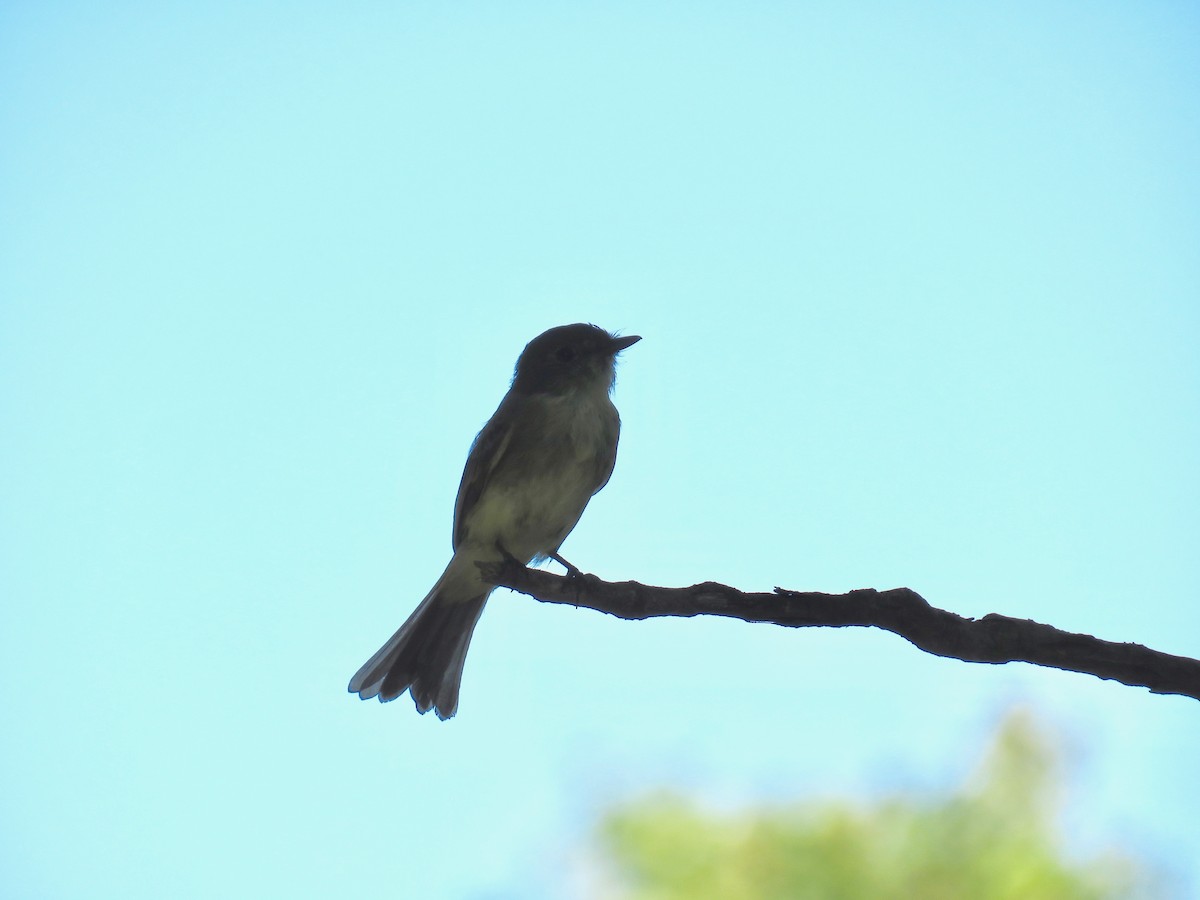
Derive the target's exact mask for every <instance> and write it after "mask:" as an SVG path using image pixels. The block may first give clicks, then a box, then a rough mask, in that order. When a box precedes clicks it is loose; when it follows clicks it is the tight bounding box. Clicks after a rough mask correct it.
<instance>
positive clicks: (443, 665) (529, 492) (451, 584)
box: [349, 324, 641, 719]
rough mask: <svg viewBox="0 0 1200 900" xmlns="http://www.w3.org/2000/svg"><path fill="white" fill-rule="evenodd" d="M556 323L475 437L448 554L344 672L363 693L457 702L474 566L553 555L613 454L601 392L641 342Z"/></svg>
mask: <svg viewBox="0 0 1200 900" xmlns="http://www.w3.org/2000/svg"><path fill="white" fill-rule="evenodd" d="M640 340H641V338H640V337H639V336H637V335H629V336H626V337H618V336H616V335H614V334H609V333H608V332H607V331H605V330H604V329H603V328H598V327H596V326H595V325H582V324H580V325H562V326H560V327H558V328H551V329H550V330H549V331H547V332H545V333H543V334H540V335H538V336H537V337H536V338H534V339H533V340H532V341H530V342H529V343H528V344H527V345H526V347H525V349H524V350H523V351H522V352H521V356H520V358H519V359H518V360H517V367H516V372H515V373H514V375H513V381H512V387H510V388H509V391H508V393H507V394H505V395H504V399H503V400H502V401H500V406H499V407H497V409H496V411H495V412H494V413H493V414H492V417H491V418H490V419H488V422H487V424H486V425H484V426H483V430H482V431H480V432H479V435H478V436H477V437H476V438H475V443H474V444H472V445H471V452H470V454H469V455H468V456H467V466H466V468H465V469H464V470H463V476H462V481H461V482H460V484H459V486H458V499H457V500H456V501H455V504H454V539H453V546H454V556H453V558H452V559H451V560H450V565H448V566H446V571H445V572H443V573H442V577H441V578H439V579H438V581H437V584H435V585H434V586H433V590H431V591H430V592H429V594H428V595H426V597H425V599H424V600H422V601H421V603H420V605H419V606H418V607H417V608H416V609H415V610H414V611H413V614H412V615H411V616H409V617H408V621H406V622H405V623H404V624H403V625H401V626H400V630H399V631H397V632H396V633H395V634H394V635H392V637H391V639H390V640H389V641H388V642H387V643H386V644H384V645H383V646H382V647H380V648H379V651H378V652H377V653H376V654H375V655H374V656H372V657H371V658H370V659H368V660H367V661H366V662H365V663H363V666H362V668H361V669H359V670H358V671H357V672H356V673H355V675H354V677H353V678H351V679H350V688H349V689H350V693H352V694H358V695H359V697H361V698H362V699H363V700H368V699H370V698H371V697H378V698H379V699H380V700H381V701H384V702H386V701H388V700H394V699H396V698H397V697H399V696H400V695H401V694H403V693H404V692H405V691H410V692H411V694H412V698H413V700H414V702H415V703H416V704H417V711H418V712H420V713H426V712H428V711H429V710H430V709H433V710H434V711H435V712H436V713H437V714H438V717H439V718H442V719H448V718H450V717H451V716H452V715H454V713H455V711H456V710H457V709H458V688H459V682H460V681H461V680H462V671H463V663H464V661H465V660H466V658H467V645H468V644H470V642H471V634H472V632H474V630H475V623H476V622H478V621H479V616H480V614H481V613H482V612H483V605H484V603H486V602H487V598H488V595H489V594H490V593H491V592H492V591H493V590H495V587H494V586H493V585H490V584H487V583H486V582H485V581H484V580H483V579H482V577H481V576H480V572H479V567H478V566H477V565H476V563H480V562H496V561H500V560H503V559H505V558H506V557H508V556H511V557H515V558H516V559H518V560H520V561H521V562H522V563H524V564H525V565H529V563H531V562H533V561H539V562H540V561H541V560H544V559H554V560H557V561H558V562H560V563H562V564H563V565H564V566H566V567H567V569H568V571H570V572H572V573H576V570H575V569H574V568H573V567H572V566H570V565H569V564H568V563H566V561H565V560H563V559H562V557H560V556H559V555H558V548H559V547H560V546H561V545H562V542H563V541H564V540H565V539H566V537H567V535H568V534H570V533H571V529H572V528H574V527H575V523H576V522H578V521H579V517H580V516H581V515H583V510H584V507H586V506H587V504H588V500H590V499H591V498H592V495H593V494H595V493H596V492H598V491H599V490H600V489H601V488H602V487H604V485H606V484H607V483H608V478H609V476H610V475H611V474H612V470H613V465H614V464H615V463H616V461H617V439H618V438H619V436H620V433H621V419H620V416H618V415H617V408H616V407H615V406H613V404H612V401H611V400H610V399H609V394H610V393H611V391H612V389H613V384H614V383H615V381H616V356H617V354H618V353H620V352H621V351H622V350H624V349H626V348H627V347H630V346H632V345H633V344H635V343H637V342H638V341H640Z"/></svg>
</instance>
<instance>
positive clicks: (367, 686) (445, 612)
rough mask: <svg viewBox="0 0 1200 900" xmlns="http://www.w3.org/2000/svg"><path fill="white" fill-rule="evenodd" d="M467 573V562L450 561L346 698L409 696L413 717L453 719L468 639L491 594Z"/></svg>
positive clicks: (358, 674)
mask: <svg viewBox="0 0 1200 900" xmlns="http://www.w3.org/2000/svg"><path fill="white" fill-rule="evenodd" d="M471 569H474V565H473V562H472V561H470V560H466V559H461V558H460V557H458V556H455V557H454V559H452V560H451V561H450V565H449V566H447V568H446V571H445V573H443V575H442V577H441V578H439V579H438V583H437V584H436V585H434V587H433V590H431V591H430V592H429V594H428V595H427V596H426V597H425V599H424V600H422V601H421V604H420V605H419V606H418V607H417V608H416V609H415V610H413V614H412V615H411V616H409V617H408V620H407V621H406V622H405V623H404V624H403V625H401V626H400V630H399V631H397V632H396V633H395V634H393V635H392V637H391V639H390V640H388V642H387V643H386V644H384V645H383V646H382V647H380V648H379V650H378V651H377V652H376V653H375V655H374V656H372V657H371V658H370V659H368V660H367V661H366V662H365V663H363V665H362V668H360V669H359V670H358V671H357V672H356V673H355V674H354V677H353V678H351V679H350V687H349V690H350V693H352V694H358V696H359V697H361V698H362V699H363V700H369V699H371V698H372V697H378V698H379V699H380V701H382V702H387V701H388V700H395V699H396V698H397V697H399V696H400V695H401V694H403V693H404V692H405V691H410V692H411V693H412V698H413V701H414V702H415V703H416V704H417V711H418V712H420V713H426V712H428V711H429V710H430V709H432V710H433V711H434V712H436V713H437V714H438V717H439V718H441V719H448V718H450V717H451V716H452V715H454V713H455V711H456V710H457V709H458V688H459V683H460V682H461V681H462V673H463V663H464V662H465V661H466V658H467V647H468V645H469V644H470V643H471V634H472V633H473V632H474V631H475V623H476V622H478V621H479V616H480V614H481V613H482V612H483V604H484V603H485V602H487V598H488V594H490V593H491V592H492V590H493V588H492V586H491V585H488V584H484V583H483V582H482V581H481V580H480V579H479V578H478V572H477V571H469V570H471Z"/></svg>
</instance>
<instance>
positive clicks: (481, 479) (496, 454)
mask: <svg viewBox="0 0 1200 900" xmlns="http://www.w3.org/2000/svg"><path fill="white" fill-rule="evenodd" d="M499 412H500V411H499V410H497V411H496V413H497V414H496V415H493V416H492V418H491V419H490V420H489V421H488V423H487V424H486V425H484V426H483V430H482V431H480V432H479V434H478V435H476V437H475V443H473V444H472V445H471V452H470V453H469V454H468V455H467V465H466V467H465V468H464V469H463V474H462V481H461V482H459V485H458V499H457V500H455V501H454V549H455V550H457V549H458V545H459V544H461V543H462V542H463V541H464V540H465V539H466V530H467V528H466V521H467V518H468V517H469V516H470V515H471V510H472V509H474V508H475V504H476V503H477V502H478V501H479V497H480V496H481V495H482V494H483V491H484V488H486V487H487V484H488V480H489V479H490V478H491V477H492V473H494V472H495V471H496V468H497V466H499V465H500V461H501V460H502V459H503V458H504V454H505V453H507V452H508V449H509V446H510V445H511V443H512V435H513V428H512V424H511V422H510V423H509V424H506V425H505V424H499V423H498V422H497V421H496V420H497V419H498V418H500V416H499Z"/></svg>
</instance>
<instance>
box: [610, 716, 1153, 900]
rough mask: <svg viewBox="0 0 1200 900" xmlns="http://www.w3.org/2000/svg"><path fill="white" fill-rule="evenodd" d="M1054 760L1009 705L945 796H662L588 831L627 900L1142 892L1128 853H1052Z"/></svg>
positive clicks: (1063, 897)
mask: <svg viewBox="0 0 1200 900" xmlns="http://www.w3.org/2000/svg"><path fill="white" fill-rule="evenodd" d="M1058 770H1059V760H1058V754H1057V753H1056V752H1055V750H1054V747H1053V746H1052V745H1051V743H1050V742H1049V741H1048V740H1047V739H1046V738H1045V736H1044V735H1043V734H1042V733H1040V732H1039V731H1038V729H1037V728H1036V727H1035V725H1034V723H1033V722H1032V720H1031V719H1030V718H1029V717H1028V716H1026V715H1022V714H1016V715H1013V716H1011V717H1009V718H1008V719H1007V720H1006V721H1005V722H1004V723H1003V725H1002V726H1001V728H1000V730H999V731H998V732H997V734H996V736H995V738H994V741H993V743H992V746H991V747H990V748H989V750H988V752H987V754H986V756H985V757H984V760H983V762H982V764H981V766H980V768H979V771H978V772H977V773H976V774H975V775H974V776H972V777H971V778H970V779H968V781H967V783H966V784H965V785H963V786H962V787H961V788H960V789H959V790H958V791H956V792H955V793H953V794H951V795H950V796H946V797H930V798H920V797H909V796H898V797H892V798H888V799H885V800H883V801H881V802H879V803H878V804H877V805H873V806H863V807H856V806H853V805H851V804H848V803H845V802H828V803H822V804H799V805H794V806H786V807H775V808H765V809H750V810H746V811H742V812H738V813H717V812H712V811H705V810H703V809H701V808H700V807H698V806H697V805H696V804H695V803H692V802H690V801H688V800H686V799H683V798H681V797H678V796H674V795H661V796H656V797H651V798H647V799H644V800H640V801H637V802H634V803H632V804H629V805H627V806H623V807H621V808H618V809H616V810H614V811H613V812H611V813H610V814H609V815H608V816H606V817H605V819H604V820H603V822H602V823H601V827H600V841H601V846H602V848H603V850H604V853H605V856H606V858H607V860H608V862H609V863H610V865H611V868H612V870H613V873H614V875H615V877H616V882H617V884H618V889H617V891H616V894H617V896H620V897H627V898H631V900H675V898H680V900H683V898H686V900H696V898H713V900H772V898H787V900H808V898H812V900H818V898H819V900H860V898H870V900H892V898H896V900H900V898H904V900H911V898H922V900H963V898H970V900H1043V898H1044V900H1111V898H1126V897H1133V896H1138V897H1145V896H1150V890H1149V886H1148V883H1146V881H1145V879H1144V877H1143V876H1142V875H1141V874H1140V873H1139V870H1138V869H1137V867H1135V866H1134V864H1133V863H1132V862H1131V861H1129V860H1128V859H1127V858H1125V857H1123V856H1120V855H1117V854H1108V855H1106V856H1104V857H1101V858H1099V859H1093V860H1089V861H1087V862H1086V863H1074V864H1073V863H1071V862H1070V861H1068V860H1066V859H1064V858H1063V855H1062V852H1061V850H1060V848H1059V846H1058V841H1057V839H1056V834H1055V831H1054V818H1055V813H1056V811H1057V807H1058V803H1057V784H1058V781H1059V771H1058Z"/></svg>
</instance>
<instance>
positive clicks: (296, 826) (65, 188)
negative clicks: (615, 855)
mask: <svg viewBox="0 0 1200 900" xmlns="http://www.w3.org/2000/svg"><path fill="white" fill-rule="evenodd" d="M1198 38H1200V15H1198V14H1197V12H1196V10H1195V9H1193V8H1192V7H1190V6H1189V5H1187V4H1183V3H1159V4H1115V3H1101V4H1083V3H1049V4H1047V3H1039V4H1024V5H1022V4H1018V5H1008V6H1005V7H985V6H982V5H970V6H962V5H959V4H944V5H941V4H926V5H911V4H910V5H906V6H904V7H902V8H894V9H890V8H887V7H882V6H876V5H859V6H853V5H844V4H828V5H822V4H810V5H804V6H802V7H800V8H796V7H793V6H788V5H784V4H775V3H761V4H731V3H730V4H720V3H698V4H680V3H668V4H655V5H653V8H646V6H645V5H644V4H629V3H616V4H604V5H599V4H588V3H583V4H573V5H570V6H569V7H566V6H563V5H557V6H553V5H551V4H503V5H497V4H491V5H482V4H475V3H414V4H391V5H384V4H343V5H342V6H341V7H338V8H336V9H335V8H333V7H329V6H327V5H320V4H308V5H306V4H281V3H276V4H259V5H249V6H247V5H245V4H223V3H211V4H204V5H202V6H196V7H188V6H184V5H170V4H168V5H163V4H141V5H139V4H120V3H118V4H107V5H105V6H104V7H103V8H99V7H90V6H86V5H82V4H71V3H59V4H54V3H45V4H6V5H5V6H4V7H3V9H2V10H0V83H2V84H3V86H4V89H3V91H0V132H2V133H3V134H4V136H5V137H4V140H3V141H0V419H2V421H3V422H4V429H3V431H4V438H3V440H2V441H0V592H2V594H3V596H4V598H5V599H4V602H3V605H2V606H0V688H2V690H3V698H4V699H3V709H2V717H3V722H4V732H5V735H6V738H5V740H4V741H3V743H2V744H0V747H2V752H3V757H4V758H3V765H2V766H0V771H2V772H3V773H4V774H3V775H0V831H2V832H3V839H2V840H0V873H3V875H2V876H0V877H2V878H3V879H4V884H3V888H4V890H3V893H4V894H5V896H11V897H20V898H24V897H38V898H57V897H80V896H88V897H121V898H137V897H162V896H172V897H197V898H199V897H213V896H258V897H273V896H279V897H283V896H287V897H330V896H370V895H380V894H382V895H385V896H413V897H446V898H496V897H542V896H544V897H559V896H563V895H564V893H566V892H567V890H568V889H569V888H572V887H576V888H577V887H578V886H579V884H580V880H581V878H582V879H584V880H586V875H581V872H585V871H586V866H585V865H584V864H583V863H582V862H581V858H582V856H583V851H582V848H583V847H584V846H585V843H586V837H587V833H588V829H589V827H590V825H591V823H592V822H593V821H594V819H595V817H596V815H598V813H599V812H600V811H601V810H603V809H604V808H605V807H606V805H607V804H609V803H611V802H614V801H617V800H619V799H620V798H622V797H627V796H634V795H636V794H637V793H638V792H640V791H643V790H647V789H652V788H654V787H657V786H661V785H672V786H675V787H678V788H681V789H685V790H688V791H693V792H695V793H697V794H698V795H700V796H702V797H707V798H710V799H713V800H714V801H719V802H732V803H738V802H756V801H763V800H769V801H786V800H791V799H796V798H805V797H827V796H831V795H845V796H849V797H852V798H857V799H859V800H868V799H869V798H871V797H873V796H877V795H878V794H879V793H881V792H887V791H895V790H924V789H944V788H948V787H950V786H952V785H953V784H954V783H956V781H957V780H958V779H959V778H960V777H961V776H962V775H963V774H964V773H965V772H966V771H968V770H969V768H970V766H971V763H972V761H973V759H974V756H975V754H976V753H977V752H978V750H979V748H980V747H981V746H982V744H983V743H984V742H985V741H986V737H987V735H988V734H989V733H990V730H991V729H992V728H993V727H994V726H995V724H996V722H997V721H998V719H999V717H1000V716H1002V715H1003V713H1004V712H1005V710H1007V709H1010V708H1012V707H1013V706H1026V707H1030V708H1033V709H1034V710H1035V711H1037V712H1038V714H1039V715H1040V716H1041V717H1042V719H1043V721H1045V722H1046V723H1047V725H1048V727H1050V728H1052V729H1053V730H1054V731H1055V732H1056V733H1058V734H1059V735H1061V737H1062V739H1063V740H1064V741H1065V743H1066V745H1067V747H1068V748H1069V749H1070V752H1071V755H1072V758H1073V761H1074V766H1075V770H1074V776H1073V777H1072V780H1071V781H1070V782H1069V784H1068V786H1067V791H1066V802H1067V810H1066V813H1065V818H1064V826H1065V829H1066V832H1067V841H1068V844H1069V846H1070V847H1071V848H1072V849H1073V851H1074V852H1078V853H1086V852H1090V851H1093V850H1095V849H1097V848H1101V847H1104V846H1107V845H1110V844H1114V843H1115V844H1120V845H1122V846H1125V847H1128V848H1130V849H1132V850H1134V851H1136V852H1137V853H1139V854H1141V855H1143V856H1144V857H1146V858H1148V859H1150V860H1152V861H1154V862H1156V863H1159V864H1161V865H1164V866H1166V867H1168V868H1169V869H1170V871H1172V872H1173V873H1174V875H1175V877H1176V878H1177V879H1178V880H1177V885H1178V886H1179V888H1178V889H1179V892H1180V895H1181V896H1182V895H1184V893H1185V892H1187V891H1195V890H1200V862H1198V861H1200V829H1197V827H1196V820H1195V810H1196V809H1197V808H1200V777H1197V769H1196V752H1195V748H1196V747H1198V746H1200V707H1197V705H1196V703H1195V701H1192V700H1185V699H1182V698H1173V697H1156V696H1152V695H1150V694H1148V693H1146V692H1144V691H1140V690H1137V689H1133V688H1128V687H1124V686H1120V685H1117V684H1113V683H1106V682H1101V681H1098V680H1096V679H1092V678H1088V677H1085V676H1078V675H1069V674H1065V673H1060V672H1055V671H1050V670H1039V669H1035V668H1032V667H1021V666H1005V667H990V666H969V665H966V664H963V663H955V662H953V661H948V660H940V659H935V658H933V657H929V656H926V655H924V654H921V653H919V652H918V651H916V650H915V649H913V648H912V647H910V646H908V645H907V644H906V643H904V642H903V641H902V640H900V639H899V638H896V637H894V636H891V635H886V634H882V633H878V634H877V633H867V632H858V631H834V630H827V629H815V630H811V631H789V630H785V629H780V628H772V627H768V626H752V625H747V624H744V623H738V622H732V621H703V620H687V621H666V620H663V621H653V622H645V623H624V622H618V621H615V620H612V619H610V618H608V617H604V616H601V615H599V614H596V613H591V612H588V611H583V610H573V609H569V608H567V609H561V608H557V607H549V606H543V605H541V604H538V603H536V602H534V601H531V600H529V599H527V598H523V597H519V596H514V595H511V594H507V593H498V594H496V595H495V596H494V597H493V599H492V601H491V602H490V604H489V607H488V609H487V611H486V613H485V615H484V618H483V620H482V622H481V624H480V627H479V629H478V631H477V632H476V637H475V641H474V643H473V647H472V653H471V656H470V658H469V660H468V663H467V670H466V676H465V680H464V685H463V695H462V703H461V706H460V713H459V716H458V717H457V718H456V719H454V720H453V721H451V722H449V723H440V722H438V721H437V720H436V719H435V718H432V717H429V716H426V717H420V716H417V715H416V713H415V712H414V711H413V709H412V707H411V704H410V703H409V702H408V700H407V699H405V700H402V701H399V702H396V703H393V704H390V705H388V706H380V705H378V704H375V703H370V704H366V703H360V702H359V701H357V700H356V699H355V698H353V697H351V696H349V695H347V694H346V693H345V685H346V682H347V680H348V678H349V676H350V675H351V674H352V673H353V672H354V670H355V669H356V668H357V667H358V666H359V664H360V663H361V662H362V661H363V660H364V659H365V658H366V657H367V656H368V655H369V654H370V653H371V652H373V651H374V650H375V649H376V647H378V646H379V644H380V643H382V641H383V640H384V639H385V638H386V637H387V636H388V635H390V634H391V633H392V631H393V630H394V629H395V628H396V627H397V625H398V624H399V623H400V622H401V621H402V620H403V618H404V617H405V616H406V615H407V614H408V612H409V611H410V610H411V608H412V607H413V606H414V605H415V604H416V602H417V601H418V600H419V599H420V598H421V597H422V596H423V595H424V593H425V591H426V590H427V588H428V587H429V585H430V584H432V582H433V580H434V579H435V578H436V577H437V575H438V574H439V573H440V571H441V569H442V567H443V566H444V564H445V562H446V559H447V558H448V554H449V542H450V524H451V523H450V520H451V510H452V506H453V500H454V494H455V491H456V488H457V485H458V478H459V475H460V473H461V467H462V463H463V461H464V459H465V456H466V451H467V448H468V446H469V444H470V441H471V439H472V437H473V436H474V434H475V432H476V431H477V429H478V428H479V427H480V425H482V423H483V422H484V421H485V420H486V419H487V417H488V416H489V415H490V414H491V412H492V410H493V409H494V407H495V405H496V403H497V402H498V401H499V399H500V397H501V396H502V395H503V393H504V391H505V389H506V388H507V384H508V378H509V376H510V374H511V369H512V365H513V363H514V361H515V359H516V356H517V354H518V353H519V352H520V350H521V348H522V347H523V346H524V344H525V343H526V342H527V341H528V340H529V339H531V338H532V337H534V336H535V335H536V334H538V333H539V332H541V331H542V330H544V329H545V328H548V327H551V326H553V325H558V324H564V323H568V322H574V321H581V320H582V321H592V322H596V323H597V324H600V325H602V326H604V327H606V328H609V329H613V330H617V329H620V330H623V331H625V332H626V333H638V334H641V335H643V337H644V338H645V339H644V340H643V342H642V343H640V344H638V345H637V346H636V347H635V348H633V349H631V350H630V351H629V352H628V353H627V354H625V361H624V363H623V364H622V369H621V373H620V377H619V379H618V386H617V391H616V395H615V399H616V402H617V405H618V407H619V408H620V410H621V413H622V417H623V420H624V431H623V436H622V442H621V453H620V458H619V460H618V464H617V468H616V472H615V474H614V476H613V479H612V481H611V483H610V484H609V486H608V487H607V488H606V489H605V490H604V492H603V493H602V494H600V495H599V496H598V497H597V498H596V499H595V500H594V501H593V503H592V505H591V506H590V507H589V509H588V512H587V514H586V515H585V517H584V519H583V521H582V522H581V524H580V525H579V527H578V528H577V529H576V531H575V532H574V534H573V535H572V536H571V538H570V539H569V540H568V542H567V543H566V545H565V546H564V548H563V549H564V553H565V555H566V556H567V557H568V558H569V559H571V560H572V561H573V562H575V563H576V564H578V565H580V566H581V567H583V568H584V569H585V570H587V571H591V572H595V573H597V574H598V575H600V576H602V577H607V578H611V579H636V580H640V581H643V582H647V583H653V584H664V585H682V584H691V583H694V582H697V581H702V580H709V579H714V580H720V581H724V582H727V583H729V584H733V585H736V586H738V587H741V588H744V589H747V590H762V589H769V588H770V587H771V586H773V585H776V584H781V585H785V586H788V587H793V588H797V589H814V590H828V591H843V590H848V589H851V588H856V587H865V586H872V587H879V588H887V587H893V586H897V585H907V586H910V587H912V588H914V589H916V590H918V591H920V592H921V593H922V594H923V595H924V596H925V597H926V598H928V599H929V600H930V602H932V603H934V604H935V605H938V606H942V607H944V608H947V609H952V610H954V611H956V612H959V613H962V614H964V615H983V614H985V613H988V612H993V611H995V612H1003V613H1007V614H1010V615H1016V616H1023V617H1030V618H1034V619H1037V620H1040V621H1044V622H1049V623H1052V624H1055V625H1057V626H1059V627H1062V628H1066V629H1069V630H1074V631H1082V632H1087V633H1093V634H1096V635H1098V636H1101V637H1105V638H1108V639H1112V640H1126V641H1137V642H1139V643H1144V644H1147V645H1149V646H1152V647H1155V648H1158V649H1162V650H1166V651H1169V652H1174V653H1179V654H1182V655H1187V656H1200V604H1197V603H1196V599H1195V585H1196V583H1197V582H1198V581H1200V555H1198V554H1197V553H1196V545H1197V537H1198V527H1197V526H1198V524H1200V515H1198V513H1197V510H1198V509H1200V464H1198V463H1200V415H1198V413H1200V409H1198V407H1200V359H1198V355H1197V352H1196V348H1197V345H1198V344H1197V338H1198V337H1200V167H1198V166H1197V163H1196V161H1197V160H1200V90H1198V88H1200V77H1198V76H1200V57H1197V55H1196V53H1195V47H1196V42H1197V39H1198Z"/></svg>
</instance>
